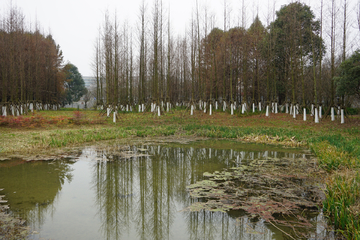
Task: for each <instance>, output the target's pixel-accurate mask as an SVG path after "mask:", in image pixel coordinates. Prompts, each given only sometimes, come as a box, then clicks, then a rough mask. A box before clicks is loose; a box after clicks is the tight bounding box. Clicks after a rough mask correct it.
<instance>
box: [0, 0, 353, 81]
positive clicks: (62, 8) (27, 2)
mask: <svg viewBox="0 0 360 240" xmlns="http://www.w3.org/2000/svg"><path fill="white" fill-rule="evenodd" d="M327 1H329V0H324V2H327ZM348 1H351V0H348ZM353 1H354V0H353ZM141 2H142V0H101V1H99V0H51V1H50V0H12V5H13V6H17V7H19V8H20V9H21V10H22V12H23V14H24V15H25V17H26V22H28V23H30V22H31V23H32V24H34V23H35V22H38V23H39V24H40V26H41V28H42V29H43V32H44V33H46V34H47V33H49V32H50V33H51V34H52V35H53V38H54V39H55V41H56V43H57V44H59V45H60V48H61V50H62V51H63V55H64V60H65V62H66V61H70V62H71V63H73V64H74V65H76V66H77V67H78V69H79V71H80V73H81V74H82V75H83V76H92V75H93V72H92V70H91V62H92V59H93V55H94V47H93V46H94V42H95V40H96V37H97V35H98V29H99V26H100V25H101V24H102V23H103V20H104V14H105V12H106V10H108V11H109V13H110V14H112V13H115V11H116V12H117V16H118V18H119V22H120V24H121V23H123V22H124V21H125V20H128V22H129V24H130V25H131V26H132V27H133V29H134V31H135V30H136V24H137V20H138V17H139V12H140V11H139V8H140V4H141ZM152 2H153V1H152V0H145V3H146V4H147V5H148V10H147V11H148V12H149V13H151V9H152V5H153V4H152ZM198 2H199V5H201V6H203V5H207V6H208V8H209V11H210V12H211V13H213V14H215V15H216V22H217V26H218V27H220V28H223V9H224V7H223V6H224V0H198ZM242 2H243V1H242V0H227V5H228V6H229V9H230V8H231V9H232V12H231V14H230V17H231V19H232V21H231V25H232V26H234V25H237V23H239V21H240V22H241V9H242ZM244 2H245V5H246V19H247V24H248V25H250V24H251V22H252V19H253V17H254V13H256V12H259V17H260V19H261V20H262V21H263V24H264V25H266V17H267V16H268V13H269V12H270V13H271V12H272V10H273V5H274V3H273V2H274V0H252V1H249V0H245V1H244ZM289 2H291V0H276V2H275V10H279V9H280V7H281V5H284V4H288V3H289ZM302 2H305V3H306V4H308V5H310V3H309V2H310V0H305V1H302ZM314 2H315V3H314ZM319 2H320V1H319V0H313V1H312V3H311V4H312V5H314V4H317V5H319ZM195 3H196V1H195V0H163V5H164V7H165V8H169V6H170V16H171V17H170V18H171V26H172V32H173V33H174V34H181V33H183V32H185V28H186V26H189V22H190V19H191V13H192V10H193V9H194V6H195ZM269 3H270V7H269ZM10 5H11V1H10V0H1V1H0V14H1V15H3V14H4V13H6V11H7V10H8V9H9V7H10ZM317 5H314V6H312V10H313V11H314V12H315V14H316V15H318V14H317V13H318V12H320V11H319V6H317ZM269 8H270V9H269ZM268 9H269V10H268ZM317 17H318V18H319V16H317Z"/></svg>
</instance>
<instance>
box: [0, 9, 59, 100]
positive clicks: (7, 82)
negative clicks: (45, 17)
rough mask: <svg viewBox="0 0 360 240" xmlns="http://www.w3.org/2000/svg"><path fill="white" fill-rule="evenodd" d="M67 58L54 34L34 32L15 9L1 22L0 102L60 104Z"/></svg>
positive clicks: (36, 29) (36, 28)
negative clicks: (64, 56)
mask: <svg viewBox="0 0 360 240" xmlns="http://www.w3.org/2000/svg"><path fill="white" fill-rule="evenodd" d="M62 62H63V56H62V51H61V50H60V47H59V45H57V44H56V43H55V41H54V39H53V38H52V36H51V35H47V36H45V35H44V34H42V33H41V32H40V30H39V29H38V27H36V26H35V30H34V31H32V30H30V29H29V27H28V26H27V23H26V22H25V16H24V15H23V14H22V13H21V11H20V10H19V9H18V8H16V7H12V8H11V9H10V10H9V11H8V14H7V15H5V16H3V17H2V19H1V20H0V86H1V91H0V102H2V103H3V104H5V103H9V102H11V103H14V104H18V103H26V102H41V103H46V104H57V103H58V101H59V99H60V97H61V94H62V92H63V83H64V81H65V74H64V72H63V71H62V67H63V66H62Z"/></svg>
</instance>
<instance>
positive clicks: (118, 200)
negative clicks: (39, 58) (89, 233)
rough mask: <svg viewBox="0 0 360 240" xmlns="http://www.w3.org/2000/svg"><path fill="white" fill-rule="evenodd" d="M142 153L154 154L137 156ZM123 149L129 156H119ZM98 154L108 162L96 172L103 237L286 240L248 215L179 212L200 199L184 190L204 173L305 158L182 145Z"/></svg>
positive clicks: (99, 163)
mask: <svg viewBox="0 0 360 240" xmlns="http://www.w3.org/2000/svg"><path fill="white" fill-rule="evenodd" d="M144 149H147V151H146V152H147V153H148V154H149V155H150V156H137V154H140V153H142V152H143V151H144ZM140 150H141V151H140ZM124 151H126V152H128V153H131V154H130V155H131V157H124V154H119V152H124ZM96 154H97V157H98V159H104V160H105V161H104V160H99V161H97V162H96V163H94V164H93V170H92V172H93V173H92V176H93V189H94V191H95V192H96V206H97V208H98V214H99V216H100V218H101V222H102V225H101V232H102V233H103V236H104V239H124V238H132V239H274V237H275V239H277V238H278V237H280V236H282V234H279V233H278V230H277V229H274V228H273V227H271V226H270V227H269V226H268V225H267V224H265V223H264V222H263V221H261V220H260V221H258V222H251V221H250V220H249V219H248V218H247V217H246V216H245V215H243V217H242V218H239V214H241V212H236V213H235V215H234V214H229V213H222V212H207V211H201V212H187V211H182V212H180V211H181V210H183V209H185V208H186V207H187V206H189V205H191V203H192V202H194V201H198V200H194V199H191V198H190V197H189V195H188V193H187V192H186V191H185V189H186V186H188V185H190V184H192V183H195V182H196V181H199V180H202V179H203V176H202V174H203V173H204V172H213V171H216V170H222V169H223V168H231V167H235V166H239V165H241V164H244V163H246V161H248V160H251V159H255V158H266V157H278V158H281V157H286V158H298V157H305V156H304V154H302V153H286V152H277V151H252V152H249V151H244V150H242V149H237V150H236V149H235V150H233V149H216V148H205V147H186V146H185V147H184V146H183V145H182V146H181V147H180V146H172V147H168V146H151V145H150V146H128V147H127V148H126V149H124V148H123V147H120V148H119V149H118V150H115V151H114V148H112V149H108V150H101V151H97V152H96ZM108 160H111V161H108ZM179 212H180V213H179ZM179 216H182V217H179ZM180 218H182V220H179V219H180ZM181 221H185V225H186V226H181V225H184V223H183V222H181ZM177 229H181V230H180V231H181V232H179V231H178V230H177ZM183 230H185V231H183ZM275 233H277V234H279V235H277V236H278V237H276V236H275V235H274V234H275ZM278 239H282V237H280V238H278Z"/></svg>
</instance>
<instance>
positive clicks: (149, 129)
mask: <svg viewBox="0 0 360 240" xmlns="http://www.w3.org/2000/svg"><path fill="white" fill-rule="evenodd" d="M308 119H310V116H309V117H308ZM159 136H174V137H192V136H196V137H209V138H227V139H237V140H241V141H247V142H260V143H269V144H279V145H285V146H303V147H308V148H311V149H312V151H313V152H314V153H315V154H316V155H317V157H318V161H319V165H320V166H321V167H322V168H323V169H324V170H325V171H327V173H328V174H327V179H326V200H325V201H324V206H323V210H324V213H325V214H326V215H327V216H328V217H329V219H330V221H331V222H333V223H334V225H335V226H336V228H337V229H338V231H339V232H341V233H342V234H343V235H344V236H346V237H347V238H348V239H360V223H359V214H360V176H359V174H358V170H359V166H360V164H359V159H360V139H359V136H360V118H359V116H355V117H352V118H350V119H346V123H345V124H342V125H340V123H339V121H336V122H331V121H330V119H324V120H323V121H322V122H321V123H320V124H315V123H313V122H312V121H311V120H309V121H307V122H304V121H303V120H302V117H301V116H299V117H298V119H293V118H292V116H290V115H286V114H277V115H271V116H270V117H268V118H266V117H265V116H264V115H263V114H251V115H241V116H231V115H229V114H228V113H223V112H215V113H214V115H212V116H209V115H207V114H203V113H202V112H200V111H197V112H196V113H195V115H194V116H190V114H189V112H187V111H185V110H178V111H174V112H172V113H167V114H164V115H163V116H161V117H157V116H155V115H154V114H152V113H119V114H118V119H117V121H116V123H113V122H112V118H106V117H104V116H99V114H98V112H94V111H86V112H78V111H74V112H71V111H56V112H51V111H48V112H39V113H36V114H34V115H28V116H23V117H8V118H6V119H5V118H1V119H0V139H1V140H0V151H1V155H11V154H16V153H19V152H21V153H38V152H41V151H43V150H44V151H49V149H57V148H59V147H65V146H76V145H79V144H82V143H85V142H96V141H101V140H111V139H130V138H137V137H159Z"/></svg>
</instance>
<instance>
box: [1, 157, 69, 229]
mask: <svg viewBox="0 0 360 240" xmlns="http://www.w3.org/2000/svg"><path fill="white" fill-rule="evenodd" d="M72 164H73V162H71V161H66V160H56V161H34V162H27V161H24V160H22V159H11V160H8V161H0V184H1V187H4V190H3V191H2V192H1V194H5V196H6V199H7V200H8V204H9V205H10V206H11V211H12V213H14V216H15V217H21V218H23V219H25V220H26V221H27V222H28V223H30V227H31V228H32V229H35V228H36V229H39V228H40V226H42V225H43V224H44V222H45V220H46V219H45V218H44V216H45V215H46V214H48V213H50V214H51V215H52V214H53V213H54V212H55V210H56V209H55V204H54V202H55V201H56V199H57V196H58V193H59V192H60V191H61V189H62V186H63V185H64V183H65V180H67V181H69V182H71V180H72V177H73V176H72V174H71V171H72V169H71V165H72Z"/></svg>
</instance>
